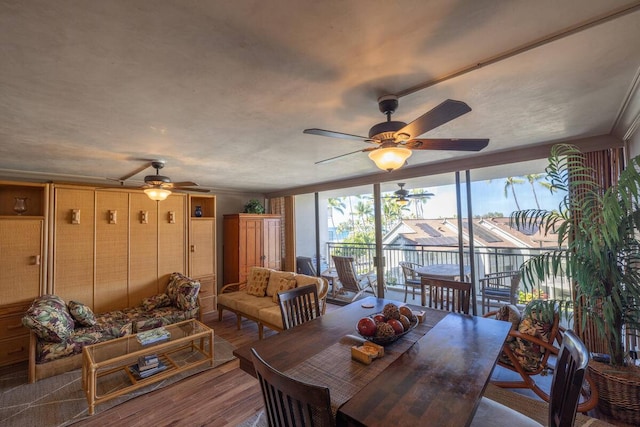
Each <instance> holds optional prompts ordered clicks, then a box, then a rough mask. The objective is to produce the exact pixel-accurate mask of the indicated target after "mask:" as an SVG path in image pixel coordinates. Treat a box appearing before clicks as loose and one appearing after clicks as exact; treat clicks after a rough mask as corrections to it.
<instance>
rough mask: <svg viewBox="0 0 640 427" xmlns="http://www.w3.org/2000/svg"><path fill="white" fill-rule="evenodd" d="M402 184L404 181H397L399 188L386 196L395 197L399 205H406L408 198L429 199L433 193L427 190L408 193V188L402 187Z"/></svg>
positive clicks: (403, 184) (388, 197)
mask: <svg viewBox="0 0 640 427" xmlns="http://www.w3.org/2000/svg"><path fill="white" fill-rule="evenodd" d="M404 186H405V183H404V182H399V183H398V187H400V189H399V190H396V191H394V192H393V195H392V196H387V197H386V198H387V199H395V201H396V203H397V204H399V205H400V206H406V205H407V204H409V202H410V199H429V198H431V197H433V195H434V194H433V193H430V192H428V191H427V192H426V193H409V191H408V190H405V189H404Z"/></svg>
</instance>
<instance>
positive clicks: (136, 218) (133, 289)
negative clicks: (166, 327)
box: [128, 193, 162, 307]
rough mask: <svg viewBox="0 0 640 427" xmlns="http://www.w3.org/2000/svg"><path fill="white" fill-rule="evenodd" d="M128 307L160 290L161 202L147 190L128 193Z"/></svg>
mask: <svg viewBox="0 0 640 427" xmlns="http://www.w3.org/2000/svg"><path fill="white" fill-rule="evenodd" d="M129 197H130V199H129V203H130V205H129V206H130V213H129V224H130V225H129V230H130V237H129V238H130V243H129V304H128V306H129V307H135V306H136V305H139V304H141V303H142V299H143V298H145V297H148V296H152V295H155V294H157V293H158V205H157V204H158V203H162V202H156V201H154V200H151V199H149V197H148V196H147V195H146V194H144V193H131V194H130V195H129Z"/></svg>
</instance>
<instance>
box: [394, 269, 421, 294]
mask: <svg viewBox="0 0 640 427" xmlns="http://www.w3.org/2000/svg"><path fill="white" fill-rule="evenodd" d="M398 264H399V265H400V268H402V275H403V276H404V302H407V294H408V293H409V288H411V295H412V297H413V299H414V300H415V299H416V288H421V286H422V285H421V282H420V276H419V275H418V273H417V272H416V268H418V267H420V265H419V264H416V263H414V262H408V261H400V262H399V263H398Z"/></svg>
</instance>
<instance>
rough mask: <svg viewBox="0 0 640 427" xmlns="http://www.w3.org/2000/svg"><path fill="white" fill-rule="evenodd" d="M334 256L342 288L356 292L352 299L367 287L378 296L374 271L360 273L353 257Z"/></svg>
mask: <svg viewBox="0 0 640 427" xmlns="http://www.w3.org/2000/svg"><path fill="white" fill-rule="evenodd" d="M332 258H333V264H334V265H335V267H336V273H337V274H338V280H340V283H341V284H342V289H344V290H345V291H349V292H353V293H354V294H355V295H354V297H353V298H352V300H351V301H355V300H356V299H357V298H358V297H359V296H360V295H362V294H363V293H364V291H366V290H367V289H371V291H372V292H373V295H374V296H378V294H377V291H376V279H375V276H374V274H373V272H370V273H366V274H358V273H357V272H356V266H355V263H354V260H353V257H350V256H338V255H333V256H332Z"/></svg>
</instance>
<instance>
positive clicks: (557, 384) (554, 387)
mask: <svg viewBox="0 0 640 427" xmlns="http://www.w3.org/2000/svg"><path fill="white" fill-rule="evenodd" d="M588 363H589V351H588V350H587V348H586V346H585V345H584V343H583V342H582V341H580V339H579V338H578V336H577V335H576V334H575V333H574V332H573V331H566V332H565V334H564V338H563V343H562V347H560V350H559V352H558V358H557V361H556V364H555V371H554V373H553V379H552V381H551V398H550V401H549V418H548V419H549V422H548V425H549V426H550V427H561V426H562V427H564V426H572V425H573V423H574V420H575V418H576V410H577V406H578V400H579V398H580V394H581V389H582V383H583V381H584V378H585V374H586V370H587V365H588ZM497 424H499V425H514V426H516V425H517V426H529V425H531V426H534V425H535V426H540V425H541V424H539V423H537V422H535V421H534V420H532V419H530V418H528V417H526V416H525V415H522V414H521V413H520V412H517V411H515V410H513V409H511V408H509V407H507V406H504V405H502V404H500V403H498V402H495V401H493V400H491V399H488V398H486V397H483V398H482V399H481V401H480V404H479V405H478V409H477V411H476V414H475V416H474V419H473V421H472V422H471V426H472V427H483V426H495V425H497Z"/></svg>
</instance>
